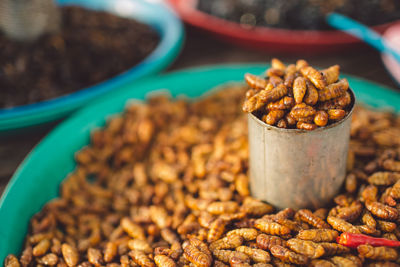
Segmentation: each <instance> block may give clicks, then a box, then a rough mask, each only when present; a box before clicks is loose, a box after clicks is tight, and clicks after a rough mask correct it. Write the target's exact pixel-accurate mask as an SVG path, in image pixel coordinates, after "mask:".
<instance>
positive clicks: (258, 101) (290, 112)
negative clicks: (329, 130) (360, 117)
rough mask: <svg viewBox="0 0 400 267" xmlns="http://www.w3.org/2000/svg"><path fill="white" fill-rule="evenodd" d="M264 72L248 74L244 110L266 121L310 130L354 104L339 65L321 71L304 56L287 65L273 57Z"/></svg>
mask: <svg viewBox="0 0 400 267" xmlns="http://www.w3.org/2000/svg"><path fill="white" fill-rule="evenodd" d="M265 74H266V76H267V77H266V78H261V77H258V76H256V75H253V74H246V75H245V79H246V82H247V84H248V85H249V86H250V89H249V90H248V91H247V92H246V101H245V102H244V104H243V111H245V112H252V113H254V115H256V116H257V117H258V118H260V119H261V120H262V121H263V122H265V123H266V124H269V125H275V126H277V127H279V128H286V129H288V128H290V129H302V130H309V131H311V130H315V129H316V128H318V127H323V126H326V125H329V124H332V123H334V122H337V121H340V120H342V119H343V118H344V117H345V116H346V115H347V114H348V112H349V109H350V108H351V105H350V104H351V103H352V102H353V101H352V96H351V94H350V93H349V92H348V88H349V83H348V81H347V79H346V78H343V79H339V74H340V67H339V66H338V65H334V66H331V67H329V68H327V69H324V70H322V71H318V70H316V69H315V68H313V67H311V66H309V64H308V63H307V61H305V60H302V59H300V60H298V61H297V62H296V64H291V65H288V66H287V67H286V66H285V64H283V63H282V62H281V61H280V60H279V59H276V58H274V59H272V62H271V68H269V69H268V70H267V71H266V73H265Z"/></svg>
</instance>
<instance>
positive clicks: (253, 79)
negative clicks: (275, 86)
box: [244, 73, 268, 90]
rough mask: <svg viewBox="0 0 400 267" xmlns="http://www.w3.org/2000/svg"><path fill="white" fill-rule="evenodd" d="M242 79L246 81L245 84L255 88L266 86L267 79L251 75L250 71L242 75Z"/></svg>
mask: <svg viewBox="0 0 400 267" xmlns="http://www.w3.org/2000/svg"><path fill="white" fill-rule="evenodd" d="M244 79H245V81H246V82H247V84H248V85H249V86H250V87H251V88H254V89H256V90H263V89H265V88H266V87H267V84H268V82H267V80H265V79H264V78H261V77H258V76H257V75H253V74H250V73H246V74H245V75H244Z"/></svg>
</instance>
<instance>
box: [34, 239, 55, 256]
mask: <svg viewBox="0 0 400 267" xmlns="http://www.w3.org/2000/svg"><path fill="white" fill-rule="evenodd" d="M50 245H51V243H50V240H48V239H43V240H42V241H40V242H39V243H38V244H37V245H36V246H34V247H33V250H32V253H33V256H35V257H39V256H42V255H44V254H46V252H47V251H48V250H49V248H50Z"/></svg>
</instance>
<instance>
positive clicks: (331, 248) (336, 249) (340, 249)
mask: <svg viewBox="0 0 400 267" xmlns="http://www.w3.org/2000/svg"><path fill="white" fill-rule="evenodd" d="M319 244H320V245H321V246H322V247H323V248H324V251H325V252H324V254H323V255H324V256H333V255H337V254H344V253H348V252H350V249H349V248H348V247H345V246H343V245H340V244H337V243H328V242H322V243H319Z"/></svg>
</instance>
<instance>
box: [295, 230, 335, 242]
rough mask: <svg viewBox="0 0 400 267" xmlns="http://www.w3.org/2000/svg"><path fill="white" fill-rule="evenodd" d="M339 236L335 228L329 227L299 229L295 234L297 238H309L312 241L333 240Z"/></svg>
mask: <svg viewBox="0 0 400 267" xmlns="http://www.w3.org/2000/svg"><path fill="white" fill-rule="evenodd" d="M338 236H339V233H338V232H337V231H336V230H331V229H309V230H301V231H300V232H299V233H298V234H297V236H296V237H297V238H299V239H303V240H310V241H313V242H334V241H336V238H337V237H338Z"/></svg>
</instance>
